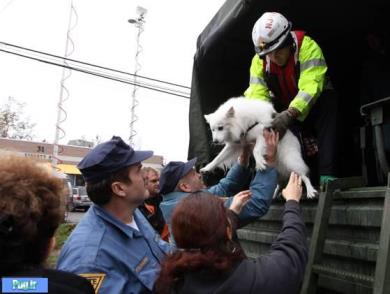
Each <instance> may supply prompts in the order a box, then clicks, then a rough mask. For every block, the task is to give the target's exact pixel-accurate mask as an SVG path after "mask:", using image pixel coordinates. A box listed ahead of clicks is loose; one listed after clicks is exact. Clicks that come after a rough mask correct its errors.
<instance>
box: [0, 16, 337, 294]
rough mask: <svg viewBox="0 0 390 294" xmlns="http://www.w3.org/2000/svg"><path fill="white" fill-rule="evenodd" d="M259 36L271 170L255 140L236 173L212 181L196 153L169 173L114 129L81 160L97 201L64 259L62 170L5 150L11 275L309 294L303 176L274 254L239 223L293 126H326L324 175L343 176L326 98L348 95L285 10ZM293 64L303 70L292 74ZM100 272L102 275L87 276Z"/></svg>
mask: <svg viewBox="0 0 390 294" xmlns="http://www.w3.org/2000/svg"><path fill="white" fill-rule="evenodd" d="M253 42H254V45H255V51H256V55H255V56H254V58H253V61H252V65H251V68H250V86H249V88H248V90H247V91H246V92H245V95H246V96H247V97H248V98H251V99H267V100H270V101H272V102H273V103H274V104H275V106H276V107H277V108H278V110H279V111H280V113H279V114H278V115H277V116H276V117H275V119H274V122H273V128H272V130H264V134H263V136H264V139H265V142H266V146H267V148H266V150H265V151H264V152H265V158H266V161H267V162H266V163H267V168H266V169H265V170H261V171H260V170H259V171H256V172H255V173H254V174H253V173H252V172H251V168H250V156H251V154H252V151H253V146H251V145H248V146H246V148H245V149H244V151H243V152H242V154H241V155H240V156H239V158H238V159H237V163H236V164H234V165H233V166H232V168H231V169H230V170H229V171H228V173H227V174H226V176H225V177H224V178H223V179H221V180H220V181H219V183H217V184H216V185H214V186H211V187H206V185H205V184H204V182H203V180H202V175H201V174H199V173H198V172H197V171H196V169H195V166H196V159H195V158H194V159H191V160H189V161H187V162H181V161H171V162H169V163H168V164H166V165H165V166H164V167H163V169H162V170H161V173H160V172H159V171H157V170H154V169H152V168H145V167H143V166H142V162H143V161H144V160H146V159H148V158H149V157H151V156H152V155H153V152H152V151H136V150H133V148H132V147H131V146H129V145H128V144H126V143H125V142H124V141H123V140H122V139H121V138H120V137H116V136H114V137H113V138H112V139H111V140H109V141H107V142H104V143H101V144H99V145H97V146H96V147H95V148H93V149H92V150H91V151H90V152H89V153H88V154H87V155H86V156H85V157H84V158H83V159H82V161H81V162H80V163H79V164H78V168H79V170H80V171H81V173H82V175H83V177H84V179H85V182H86V187H87V193H88V196H89V198H90V199H91V201H92V202H93V205H92V206H91V207H90V209H89V210H88V212H87V213H86V214H85V216H84V217H83V218H82V219H81V221H80V222H79V223H78V224H77V226H76V227H75V229H74V230H73V231H72V233H71V235H70V236H69V237H68V239H67V240H66V242H65V244H64V246H63V247H62V250H61V253H60V256H59V258H58V262H57V269H56V270H53V269H48V268H47V267H46V266H45V261H46V260H47V257H48V256H49V254H50V252H51V250H52V249H53V247H54V244H55V239H54V234H55V231H56V229H57V228H58V226H59V224H60V223H61V221H62V218H63V215H64V213H63V207H64V205H63V203H62V201H61V199H63V192H64V191H63V186H62V184H61V180H60V179H58V178H57V177H56V175H55V174H53V173H51V172H50V171H48V170H47V169H44V168H43V167H42V166H40V165H39V164H38V163H36V162H34V161H32V160H29V159H25V158H20V157H17V156H14V155H7V156H5V155H4V156H1V157H0V274H1V276H2V277H5V276H29V277H38V276H41V277H47V278H48V286H49V292H50V293H93V292H95V293H110V294H111V293H114V294H115V293H151V292H154V293H273V294H277V293H298V292H299V289H300V285H301V283H302V280H303V275H304V270H305V265H306V262H307V256H308V247H307V244H306V232H305V224H304V221H303V217H302V212H301V210H300V206H299V202H300V199H301V196H302V185H301V182H302V180H301V178H300V176H298V175H297V174H295V173H292V174H291V176H290V180H289V182H288V184H287V186H286V187H285V188H284V189H283V191H282V195H283V197H284V198H285V200H286V203H285V207H284V212H283V224H282V229H281V232H280V233H279V235H278V237H277V238H276V240H275V242H274V243H273V244H272V246H271V248H270V252H269V254H267V255H264V256H260V257H257V258H256V259H253V260H252V259H248V258H247V257H246V255H245V252H244V251H243V249H242V248H241V247H240V243H239V240H238V238H237V234H236V230H237V229H238V228H240V227H242V226H245V225H247V224H249V223H251V222H253V221H255V220H257V219H259V218H260V217H262V216H263V215H265V214H266V213H267V211H268V209H269V206H270V204H271V200H272V197H273V194H274V191H275V189H276V186H277V178H278V175H277V172H276V170H275V168H274V166H275V164H276V163H275V158H276V153H277V145H278V142H279V136H280V137H282V136H283V134H284V132H285V130H286V129H287V128H291V127H292V126H294V125H299V126H300V127H303V128H309V127H316V128H317V129H318V133H319V134H320V135H319V138H318V150H319V152H320V153H321V152H322V153H321V154H322V155H321V156H320V169H321V175H322V176H323V180H325V179H331V178H333V177H334V175H335V173H334V166H333V162H334V161H333V160H334V153H332V152H333V151H332V150H333V146H334V144H333V143H334V137H332V136H333V135H334V133H335V131H334V130H333V127H334V125H330V124H329V121H328V118H327V116H326V115H329V113H330V112H329V109H328V108H325V106H326V107H333V108H332V109H333V110H335V109H336V108H337V99H336V96H335V95H334V92H333V91H332V90H331V89H330V88H329V89H327V90H326V91H323V89H325V88H326V79H325V73H326V70H327V68H326V63H325V59H324V57H323V55H322V52H321V49H320V47H319V46H318V45H317V44H316V43H315V41H314V40H313V39H311V38H310V37H308V36H307V35H305V33H304V32H294V31H291V23H290V22H288V21H287V20H286V19H285V18H284V16H283V15H281V14H279V13H265V14H264V15H262V16H261V17H260V19H259V20H258V21H257V22H256V24H255V26H254V29H253ZM297 58H298V59H299V62H298V64H299V65H300V67H299V73H297V71H296V69H297V68H296V65H297V60H296V59H297ZM294 59H295V60H294ZM286 74H287V75H290V76H289V77H293V79H289V81H290V82H288V83H282V82H281V81H282V80H284V79H285V78H286V76H285V75H286ZM294 79H295V80H294ZM317 100H318V102H316V101H317ZM324 101H325V102H327V101H328V102H329V101H330V103H324ZM315 102H316V103H315ZM331 113H334V112H331ZM317 120H318V121H317ZM333 121H334V120H333ZM274 130H275V131H274ZM331 142H333V143H331ZM329 144H332V147H331V151H329V148H330V147H329V146H328V145H329ZM318 150H317V151H318ZM323 150H327V151H329V152H324V151H323ZM91 277H93V280H94V283H92V284H91V283H89V282H88V281H87V280H86V279H85V278H90V279H89V280H91ZM92 285H93V287H92Z"/></svg>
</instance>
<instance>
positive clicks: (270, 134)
mask: <svg viewBox="0 0 390 294" xmlns="http://www.w3.org/2000/svg"><path fill="white" fill-rule="evenodd" d="M263 136H264V140H265V146H266V147H265V148H266V150H265V155H264V158H265V160H266V161H267V165H268V166H273V165H275V161H276V152H277V150H278V143H279V133H276V132H275V131H274V130H268V129H264V130H263Z"/></svg>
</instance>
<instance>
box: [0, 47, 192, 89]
mask: <svg viewBox="0 0 390 294" xmlns="http://www.w3.org/2000/svg"><path fill="white" fill-rule="evenodd" d="M0 44H1V45H5V46H9V47H14V48H18V49H22V50H26V51H30V52H34V53H38V54H42V55H46V56H50V57H54V58H60V59H63V60H65V61H71V62H75V63H79V64H83V65H87V66H93V67H96V68H100V69H103V70H109V71H113V72H116V73H120V74H126V75H130V76H135V74H132V73H129V72H125V71H121V70H117V69H113V68H110V67H105V66H101V65H97V64H93V63H88V62H84V61H80V60H76V59H71V58H64V57H62V56H59V55H55V54H51V53H47V52H44V51H39V50H34V49H30V48H27V47H23V46H19V45H15V44H11V43H7V42H1V41H0ZM137 77H139V78H143V79H145V80H151V81H154V82H159V83H163V84H167V85H171V86H176V87H180V88H184V89H189V90H190V89H191V88H190V87H188V86H184V85H180V84H176V83H171V82H167V81H163V80H159V79H155V78H150V77H146V76H141V75H137Z"/></svg>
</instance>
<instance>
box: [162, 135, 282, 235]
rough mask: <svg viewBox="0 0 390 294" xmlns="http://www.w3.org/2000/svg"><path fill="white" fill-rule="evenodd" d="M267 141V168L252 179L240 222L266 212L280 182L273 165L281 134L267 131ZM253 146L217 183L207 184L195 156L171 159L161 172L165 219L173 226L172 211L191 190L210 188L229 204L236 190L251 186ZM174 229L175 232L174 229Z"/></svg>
mask: <svg viewBox="0 0 390 294" xmlns="http://www.w3.org/2000/svg"><path fill="white" fill-rule="evenodd" d="M264 138H265V141H266V144H267V148H266V159H267V165H268V167H267V169H266V170H264V171H258V172H257V173H256V175H255V177H254V178H253V179H252V181H251V183H250V190H251V194H252V197H251V199H250V201H249V202H248V203H247V204H246V205H245V206H244V207H243V209H242V211H241V212H240V214H239V215H238V226H242V225H245V224H247V223H249V222H251V221H253V220H256V219H258V218H259V217H261V216H263V215H264V214H265V213H266V212H267V211H268V208H269V205H270V203H271V200H272V196H273V193H274V191H275V188H276V184H277V173H276V170H275V169H274V168H273V165H274V161H275V156H276V150H277V144H278V140H279V135H278V134H277V133H274V132H273V131H271V132H268V131H264ZM250 151H251V149H250V148H249V149H248V148H246V149H245V150H244V152H243V154H241V156H240V157H239V160H238V163H236V164H235V165H233V167H232V168H231V169H230V170H229V172H228V173H227V175H226V177H225V178H223V179H222V180H221V181H220V182H219V183H218V184H217V185H215V186H212V187H209V188H206V186H205V184H204V183H203V180H202V176H201V175H200V174H199V173H197V172H196V171H195V169H194V165H195V163H196V158H194V159H192V160H190V161H188V162H186V163H184V162H180V161H171V162H169V163H168V164H167V165H166V166H165V167H164V169H163V170H162V172H161V176H160V192H161V194H163V202H162V203H161V204H160V207H161V210H162V212H163V214H164V218H165V221H166V222H167V223H168V227H169V228H170V223H171V215H172V212H173V209H174V208H175V206H176V205H177V204H178V203H179V201H180V200H181V199H183V198H184V197H187V196H188V195H189V194H190V193H192V192H196V191H199V190H203V189H207V190H208V192H210V193H211V194H214V195H216V196H222V197H228V198H227V200H226V202H225V205H226V206H229V205H230V204H231V201H232V197H231V196H233V195H234V194H236V193H237V192H239V191H241V190H246V189H247V188H248V182H249V180H250V176H251V173H250V170H249V168H248V163H249V157H250V154H251V152H250ZM171 233H172V232H171Z"/></svg>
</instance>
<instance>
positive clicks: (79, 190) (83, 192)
mask: <svg viewBox="0 0 390 294" xmlns="http://www.w3.org/2000/svg"><path fill="white" fill-rule="evenodd" d="M72 191H73V193H72V197H71V199H70V200H69V202H68V209H69V211H74V210H76V209H78V208H81V209H84V211H87V210H88V208H89V207H90V206H91V205H92V201H91V200H90V199H89V197H88V195H87V189H86V188H85V187H73V189H72Z"/></svg>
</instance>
